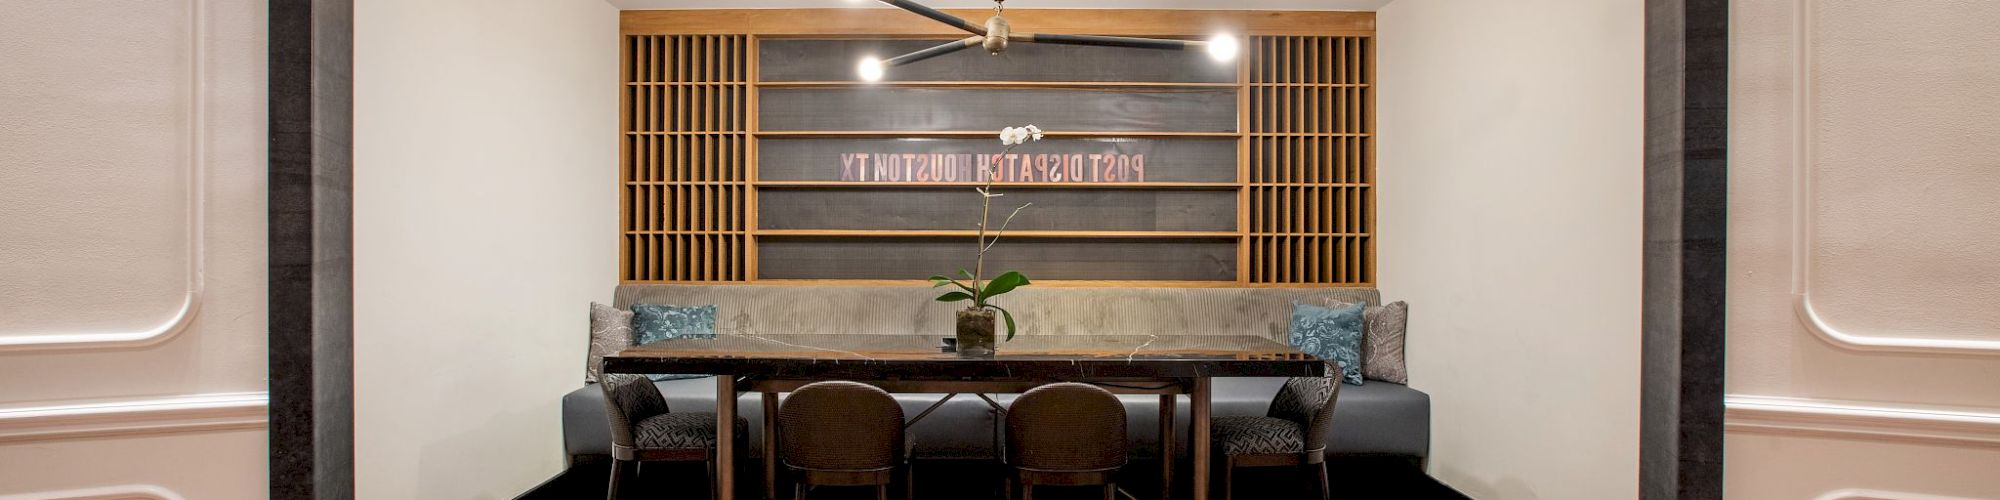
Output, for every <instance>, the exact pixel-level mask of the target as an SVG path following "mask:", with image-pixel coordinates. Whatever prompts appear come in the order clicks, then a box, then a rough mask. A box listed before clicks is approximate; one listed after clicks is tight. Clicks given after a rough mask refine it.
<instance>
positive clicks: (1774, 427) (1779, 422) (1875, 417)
mask: <svg viewBox="0 0 2000 500" xmlns="http://www.w3.org/2000/svg"><path fill="white" fill-rule="evenodd" d="M1723 406H1724V408H1725V410H1724V413H1723V415H1724V424H1723V425H1724V427H1725V428H1726V429H1728V430H1730V431H1736V432H1757V433H1764V434H1783V435H1801V436H1823V437H1837V438H1853V439H1872V440H1878V441H1897V442H1910V443H1918V444H1949V445H1958V446H1974V447H1983V448H2000V413H1993V412H1981V411H1971V410H1965V409H1932V408H1911V407H1895V406H1876V405H1863V404H1856V403H1853V402H1846V401H1835V400H1825V399H1810V398H1787V397H1775V396H1753V395H1739V394H1732V395H1730V396H1728V397H1726V398H1724V399H1723Z"/></svg>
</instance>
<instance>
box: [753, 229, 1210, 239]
mask: <svg viewBox="0 0 2000 500" xmlns="http://www.w3.org/2000/svg"><path fill="white" fill-rule="evenodd" d="M752 234H755V235H757V236H821V237H881V238H974V237H978V236H979V231H974V230H969V229H936V230H931V229H912V230H887V229H759V230H757V231H756V232H754V233H752ZM987 235H988V236H991V235H992V233H988V234H987ZM1241 236H1242V233H1238V232H1236V231H1029V230H1011V231H1007V234H1006V237H1008V238H1228V239H1236V238H1238V237H1241Z"/></svg>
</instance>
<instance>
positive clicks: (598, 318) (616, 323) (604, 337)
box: [583, 302, 632, 382]
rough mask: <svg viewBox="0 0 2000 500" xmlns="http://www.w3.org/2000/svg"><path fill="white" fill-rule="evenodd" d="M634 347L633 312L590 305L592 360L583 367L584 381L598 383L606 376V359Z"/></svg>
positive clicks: (602, 305) (592, 303)
mask: <svg viewBox="0 0 2000 500" xmlns="http://www.w3.org/2000/svg"><path fill="white" fill-rule="evenodd" d="M627 347H632V311H623V310H619V309H618V308H616V307H611V306H607V305H604V304H599V303H596V302H591V303H590V358H589V359H588V360H587V361H585V362H584V365H583V381H584V382H596V381H597V378H598V376H600V375H603V374H604V357H605V356H610V355H612V354H618V351H622V350H625V348H627Z"/></svg>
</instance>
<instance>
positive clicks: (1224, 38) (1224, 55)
mask: <svg viewBox="0 0 2000 500" xmlns="http://www.w3.org/2000/svg"><path fill="white" fill-rule="evenodd" d="M880 1H881V2H882V3H885V4H889V6H891V7H895V8H898V9H903V10H906V11H909V12H910V13H913V14H916V15H919V16H924V17H927V18H930V19H931V20H933V21H937V22H941V23H944V24H946V25H949V26H951V27H953V28H958V29H959V30H961V31H965V32H967V33H971V34H972V36H969V37H965V38H963V39H959V40H955V41H952V42H948V43H945V44H943V45H938V46H935V47H931V48H928V49H923V50H919V51H916V52H911V53H908V54H903V55H900V56H896V57H891V58H889V59H887V60H878V59H875V58H874V57H869V58H866V59H862V60H861V63H860V65H859V66H857V67H856V68H855V72H856V73H858V74H859V75H860V76H861V79H862V80H864V81H870V82H873V81H878V80H881V79H882V74H883V73H884V72H885V71H886V70H887V69H888V68H893V67H896V66H902V65H905V64H910V63H913V62H917V61H922V60H925V59H930V58H933V57H937V56H941V55H945V54H950V53H953V52H958V51H961V50H965V49H969V48H972V47H975V46H977V47H983V48H985V49H986V52H987V53H990V54H995V55H998V54H999V53H1001V52H1004V51H1006V50H1007V44H1008V43H1009V42H1022V43H1052V44H1059V45H1093V46H1099V47H1131V48H1140V49H1159V50H1194V49H1197V48H1200V49H1205V50H1207V51H1208V55H1209V57H1213V58H1215V60H1217V61H1230V60H1233V59H1235V58H1236V52H1237V51H1238V46H1237V42H1236V37H1234V36H1231V35H1227V34H1218V35H1215V37H1214V38H1210V39H1209V40H1206V41H1202V40H1167V39H1161V38H1133V37H1123V36H1096V35H1055V34H1048V33H1015V32H1013V30H1012V29H1011V28H1010V27H1009V26H1008V25H1007V19H1006V18H1003V17H1000V15H1001V14H1002V12H1003V11H1005V10H1006V3H1005V2H1006V0H993V17H990V18H987V19H986V25H984V26H981V25H977V24H972V23H970V22H967V21H966V20H965V19H962V18H959V17H958V16H954V15H951V14H946V13H944V12H943V11H940V10H937V9H933V8H930V7H925V6H923V5H922V4H919V3H916V2H913V1H911V0H880Z"/></svg>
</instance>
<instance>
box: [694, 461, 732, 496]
mask: <svg viewBox="0 0 2000 500" xmlns="http://www.w3.org/2000/svg"><path fill="white" fill-rule="evenodd" d="M738 456H741V455H738ZM702 463H703V464H706V465H708V498H709V500H719V499H720V498H721V496H722V488H721V486H722V483H721V482H719V478H721V477H722V476H721V475H719V474H716V470H715V461H714V460H708V461H705V462H702Z"/></svg>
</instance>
